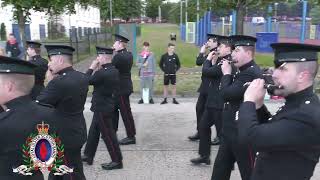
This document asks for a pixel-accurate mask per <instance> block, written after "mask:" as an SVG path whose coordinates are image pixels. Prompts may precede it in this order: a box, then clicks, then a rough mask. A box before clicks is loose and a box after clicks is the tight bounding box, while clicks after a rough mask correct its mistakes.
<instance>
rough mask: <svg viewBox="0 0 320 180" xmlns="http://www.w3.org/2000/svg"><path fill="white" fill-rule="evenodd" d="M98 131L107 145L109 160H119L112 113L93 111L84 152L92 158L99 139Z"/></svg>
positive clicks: (119, 155) (118, 148)
mask: <svg viewBox="0 0 320 180" xmlns="http://www.w3.org/2000/svg"><path fill="white" fill-rule="evenodd" d="M100 133H101V135H102V139H103V141H104V143H105V144H106V146H107V149H108V152H109V155H110V157H111V160H112V161H113V162H121V161H122V154H121V151H120V147H119V143H118V139H117V135H116V132H115V131H114V129H113V125H112V113H106V112H94V114H93V119H92V123H91V126H90V129H89V135H88V140H87V144H86V147H85V149H84V154H85V155H86V156H88V157H91V158H94V156H95V154H96V152H97V148H98V144H99V140H100Z"/></svg>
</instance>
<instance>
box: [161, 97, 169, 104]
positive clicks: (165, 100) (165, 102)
mask: <svg viewBox="0 0 320 180" xmlns="http://www.w3.org/2000/svg"><path fill="white" fill-rule="evenodd" d="M167 103H168V102H167V98H164V100H163V101H162V102H161V103H160V104H167Z"/></svg>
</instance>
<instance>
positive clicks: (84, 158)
mask: <svg viewBox="0 0 320 180" xmlns="http://www.w3.org/2000/svg"><path fill="white" fill-rule="evenodd" d="M81 160H82V161H83V162H86V163H88V164H89V165H92V164H93V158H91V157H89V156H86V155H83V156H81Z"/></svg>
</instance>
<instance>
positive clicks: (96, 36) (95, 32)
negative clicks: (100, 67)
mask: <svg viewBox="0 0 320 180" xmlns="http://www.w3.org/2000/svg"><path fill="white" fill-rule="evenodd" d="M94 34H95V38H96V45H98V32H97V28H95V31H94Z"/></svg>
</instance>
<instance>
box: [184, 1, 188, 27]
mask: <svg viewBox="0 0 320 180" xmlns="http://www.w3.org/2000/svg"><path fill="white" fill-rule="evenodd" d="M185 1H186V4H185V5H186V24H187V22H188V0H185Z"/></svg>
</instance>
